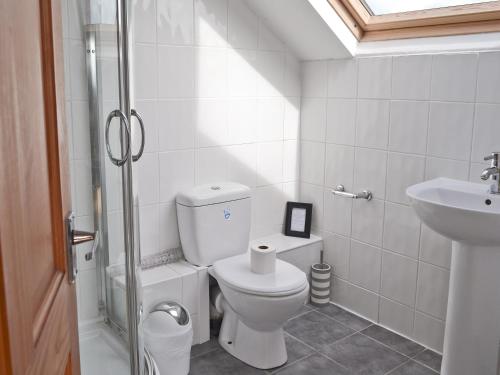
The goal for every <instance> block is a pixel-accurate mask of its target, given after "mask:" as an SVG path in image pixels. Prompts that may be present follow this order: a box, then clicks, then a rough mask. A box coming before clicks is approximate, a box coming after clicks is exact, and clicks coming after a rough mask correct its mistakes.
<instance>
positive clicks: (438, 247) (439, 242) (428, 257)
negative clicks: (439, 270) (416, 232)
mask: <svg viewBox="0 0 500 375" xmlns="http://www.w3.org/2000/svg"><path fill="white" fill-rule="evenodd" d="M420 260H423V261H424V262H427V263H431V264H434V265H436V266H440V267H445V268H448V269H449V268H450V263H451V240H450V239H448V238H446V237H444V236H441V235H440V234H439V233H437V232H435V231H433V230H432V229H430V228H429V227H428V226H427V225H425V224H422V233H421V235H420Z"/></svg>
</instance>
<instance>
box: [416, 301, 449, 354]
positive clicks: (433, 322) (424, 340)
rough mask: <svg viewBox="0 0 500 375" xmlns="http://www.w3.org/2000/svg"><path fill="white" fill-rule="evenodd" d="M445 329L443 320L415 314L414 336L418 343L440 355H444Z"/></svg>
mask: <svg viewBox="0 0 500 375" xmlns="http://www.w3.org/2000/svg"><path fill="white" fill-rule="evenodd" d="M444 327H445V324H444V322H443V321H442V320H439V319H434V318H432V317H430V316H428V315H425V314H421V313H419V312H418V311H417V312H415V323H414V326H413V335H412V336H413V338H414V339H415V340H416V341H417V342H419V343H421V344H423V345H425V346H427V347H429V348H431V349H432V350H435V351H437V352H438V353H442V352H443V339H444Z"/></svg>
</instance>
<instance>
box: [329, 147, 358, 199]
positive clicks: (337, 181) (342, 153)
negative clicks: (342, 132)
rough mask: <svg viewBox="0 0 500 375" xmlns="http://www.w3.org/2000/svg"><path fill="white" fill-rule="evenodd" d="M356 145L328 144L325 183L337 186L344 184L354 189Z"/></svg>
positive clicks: (348, 188) (349, 189) (347, 188)
mask: <svg viewBox="0 0 500 375" xmlns="http://www.w3.org/2000/svg"><path fill="white" fill-rule="evenodd" d="M353 169H354V147H352V146H342V145H335V144H327V145H326V158H325V185H326V186H328V187H330V188H335V187H336V186H337V185H344V187H345V189H346V190H347V191H351V190H352V189H353Z"/></svg>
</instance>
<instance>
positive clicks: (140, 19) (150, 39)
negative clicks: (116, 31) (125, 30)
mask: <svg viewBox="0 0 500 375" xmlns="http://www.w3.org/2000/svg"><path fill="white" fill-rule="evenodd" d="M157 3H158V16H159V17H158V28H160V27H161V26H163V27H165V26H164V22H167V17H165V13H166V12H165V11H166V9H165V8H167V6H168V4H169V3H170V1H168V0H157V1H136V2H135V3H134V10H133V12H134V33H133V35H134V41H135V42H139V43H156V26H157V25H156V14H157V12H156V7H157ZM160 8H161V9H160ZM160 14H162V15H163V18H162V19H161V21H162V22H160ZM191 18H192V13H191ZM191 22H192V21H191ZM191 34H192V33H191Z"/></svg>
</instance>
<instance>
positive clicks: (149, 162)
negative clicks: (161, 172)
mask: <svg viewBox="0 0 500 375" xmlns="http://www.w3.org/2000/svg"><path fill="white" fill-rule="evenodd" d="M137 165H138V169H139V179H138V185H139V199H140V204H141V205H146V204H148V205H149V204H153V203H158V199H159V192H158V188H159V176H158V154H157V153H156V152H155V153H151V152H145V153H144V154H142V156H141V158H140V159H139V160H138V161H137Z"/></svg>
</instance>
